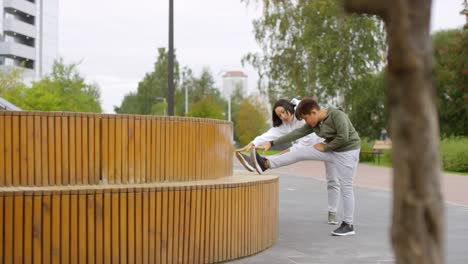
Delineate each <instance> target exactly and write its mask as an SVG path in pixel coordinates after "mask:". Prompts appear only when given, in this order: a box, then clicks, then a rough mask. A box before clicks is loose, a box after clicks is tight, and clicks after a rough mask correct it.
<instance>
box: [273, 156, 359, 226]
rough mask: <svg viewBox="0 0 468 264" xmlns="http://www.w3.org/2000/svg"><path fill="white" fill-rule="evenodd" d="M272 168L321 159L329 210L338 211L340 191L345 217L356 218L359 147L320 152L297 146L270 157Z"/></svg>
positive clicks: (350, 220)
mask: <svg viewBox="0 0 468 264" xmlns="http://www.w3.org/2000/svg"><path fill="white" fill-rule="evenodd" d="M268 160H269V162H270V169H274V168H278V167H282V166H286V165H290V164H293V163H296V162H298V161H302V160H320V161H324V162H325V167H326V169H327V189H328V210H329V211H331V212H336V209H337V206H338V198H339V193H340V192H341V197H343V209H344V219H343V221H345V222H346V223H348V224H353V220H354V191H353V179H354V176H355V174H356V169H357V164H358V162H359V149H356V150H350V151H344V152H334V151H332V152H320V151H318V150H316V149H315V148H314V147H301V148H296V149H295V150H294V151H290V152H288V153H284V154H282V155H276V156H271V157H269V158H268Z"/></svg>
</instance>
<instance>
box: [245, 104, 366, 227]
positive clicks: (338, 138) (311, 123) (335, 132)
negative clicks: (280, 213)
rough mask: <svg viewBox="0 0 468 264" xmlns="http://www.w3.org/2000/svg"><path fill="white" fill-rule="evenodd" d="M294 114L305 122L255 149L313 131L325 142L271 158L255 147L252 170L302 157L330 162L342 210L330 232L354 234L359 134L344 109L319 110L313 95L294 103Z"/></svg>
mask: <svg viewBox="0 0 468 264" xmlns="http://www.w3.org/2000/svg"><path fill="white" fill-rule="evenodd" d="M295 115H296V118H297V119H298V120H301V119H304V121H305V122H306V124H305V125H304V126H302V127H300V128H298V129H296V130H293V131H292V132H290V133H288V134H286V135H284V136H282V137H280V138H277V139H276V140H273V141H270V142H268V143H266V144H264V145H262V146H258V147H256V149H263V150H268V149H269V148H270V147H271V146H273V145H275V144H282V143H287V142H291V141H294V140H296V139H299V138H301V137H303V136H306V135H308V134H310V133H313V132H315V133H316V134H317V135H318V136H319V137H321V138H324V139H325V141H324V142H322V143H317V144H315V145H314V146H313V147H305V148H303V149H301V151H296V152H295V153H285V154H283V155H277V156H273V157H270V158H265V157H262V156H260V155H259V154H258V153H257V152H256V151H255V149H254V150H252V154H251V159H252V161H254V164H255V169H256V170H257V172H258V173H260V174H261V173H262V172H263V171H265V170H267V169H274V168H277V167H281V166H286V165H289V164H292V163H296V162H298V161H302V160H320V161H327V162H330V163H331V164H332V165H331V166H333V169H335V170H336V172H337V173H336V175H338V180H339V184H340V186H339V188H340V192H341V196H342V197H343V209H344V219H343V222H342V223H341V225H340V227H338V228H337V229H336V230H334V231H333V232H332V235H335V236H347V235H354V234H355V230H354V226H353V220H354V219H353V218H354V191H353V179H354V176H355V174H356V169H357V165H358V162H359V152H360V148H361V141H360V138H359V135H358V133H357V132H356V130H355V129H354V127H353V124H352V123H351V121H350V120H349V118H348V116H347V115H346V114H345V113H344V112H343V111H341V110H339V109H336V108H328V109H321V108H320V106H319V105H318V103H317V102H316V101H315V100H314V99H313V98H305V99H303V100H302V101H301V102H300V103H299V105H298V106H297V108H296V112H295ZM331 193H333V192H331ZM335 196H336V197H329V199H330V198H331V199H332V200H333V199H335V200H336V201H338V195H335ZM335 213H336V212H335Z"/></svg>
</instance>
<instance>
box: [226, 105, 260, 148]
mask: <svg viewBox="0 0 468 264" xmlns="http://www.w3.org/2000/svg"><path fill="white" fill-rule="evenodd" d="M257 105H258V104H257V103H256V102H254V100H253V98H249V99H247V100H244V101H243V102H242V103H241V105H240V107H239V115H238V116H237V118H236V123H237V125H236V126H235V127H234V133H235V134H236V135H237V139H238V142H239V144H240V145H241V146H244V145H246V144H248V143H249V142H250V141H252V139H254V138H255V137H256V136H258V135H260V134H261V133H263V132H264V131H266V130H267V129H268V126H267V124H266V118H265V115H264V113H263V112H264V111H262V109H261V108H259V107H258V106H257Z"/></svg>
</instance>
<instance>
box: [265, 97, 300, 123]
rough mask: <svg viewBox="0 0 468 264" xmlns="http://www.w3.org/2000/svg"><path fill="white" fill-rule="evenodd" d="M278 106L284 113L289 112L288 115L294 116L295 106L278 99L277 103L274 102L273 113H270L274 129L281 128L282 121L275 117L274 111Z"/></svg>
mask: <svg viewBox="0 0 468 264" xmlns="http://www.w3.org/2000/svg"><path fill="white" fill-rule="evenodd" d="M278 106H282V107H283V108H284V110H285V111H286V112H289V113H290V114H292V115H294V107H295V106H296V105H294V104H293V103H291V102H289V101H288V100H286V99H279V100H278V101H276V103H275V105H274V106H273V111H272V113H271V119H272V120H273V126H274V127H278V126H281V124H282V123H283V121H281V119H280V118H279V116H277V115H276V112H275V109H276V108H277V107H278Z"/></svg>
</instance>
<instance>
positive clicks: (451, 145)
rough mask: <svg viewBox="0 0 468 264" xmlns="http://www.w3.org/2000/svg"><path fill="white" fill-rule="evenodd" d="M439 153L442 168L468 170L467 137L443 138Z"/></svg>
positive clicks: (458, 170) (459, 170)
mask: <svg viewBox="0 0 468 264" xmlns="http://www.w3.org/2000/svg"><path fill="white" fill-rule="evenodd" d="M440 155H441V159H442V167H443V168H444V170H447V171H457V172H468V137H450V138H445V139H443V140H442V141H441V144H440Z"/></svg>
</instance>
